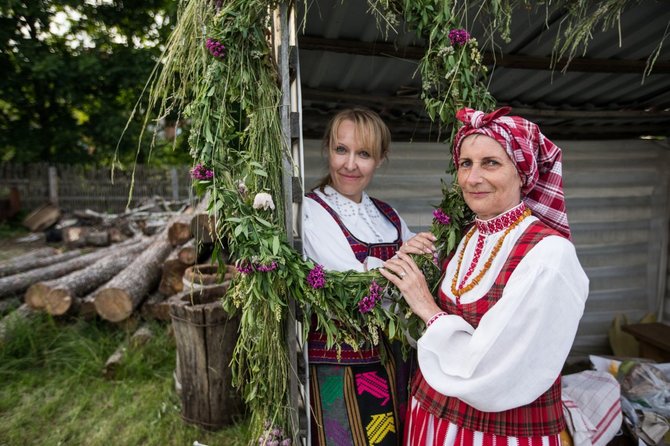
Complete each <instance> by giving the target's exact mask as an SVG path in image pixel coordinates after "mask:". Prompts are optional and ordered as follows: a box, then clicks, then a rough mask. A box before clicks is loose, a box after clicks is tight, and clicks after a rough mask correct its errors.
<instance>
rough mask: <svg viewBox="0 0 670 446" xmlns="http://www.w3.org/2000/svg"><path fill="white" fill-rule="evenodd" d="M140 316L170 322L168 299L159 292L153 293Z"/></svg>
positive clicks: (143, 306) (143, 305)
mask: <svg viewBox="0 0 670 446" xmlns="http://www.w3.org/2000/svg"><path fill="white" fill-rule="evenodd" d="M140 314H141V315H142V318H144V319H154V320H158V321H170V305H169V304H168V298H167V297H165V296H163V295H162V294H161V293H159V292H155V293H153V294H152V295H151V296H149V297H148V298H147V300H145V301H144V303H143V304H142V308H140Z"/></svg>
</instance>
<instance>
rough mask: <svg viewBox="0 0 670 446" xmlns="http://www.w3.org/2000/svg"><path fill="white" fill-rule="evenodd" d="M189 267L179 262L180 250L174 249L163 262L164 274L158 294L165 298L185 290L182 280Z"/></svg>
mask: <svg viewBox="0 0 670 446" xmlns="http://www.w3.org/2000/svg"><path fill="white" fill-rule="evenodd" d="M189 266H190V265H187V264H185V263H183V262H182V261H181V260H179V248H176V249H174V250H173V251H172V252H171V253H170V255H169V256H168V258H167V259H166V260H165V262H163V272H162V274H161V281H160V283H159V284H158V292H159V293H161V294H162V295H163V296H172V295H173V294H175V293H178V292H180V291H181V290H183V289H184V283H183V282H182V278H183V277H184V271H185V270H186V268H188V267H189Z"/></svg>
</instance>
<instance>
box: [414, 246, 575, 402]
mask: <svg viewBox="0 0 670 446" xmlns="http://www.w3.org/2000/svg"><path fill="white" fill-rule="evenodd" d="M445 280H447V279H445ZM587 296H588V278H587V277H586V274H585V273H584V271H583V269H582V267H581V265H580V264H579V261H578V259H577V255H576V253H575V249H574V246H573V245H572V244H571V243H570V242H569V241H567V240H565V239H563V238H561V237H557V236H550V237H546V238H545V239H543V240H542V241H541V242H539V243H538V244H537V245H536V246H535V247H534V248H533V249H532V250H531V251H529V252H528V254H527V255H526V256H525V257H524V259H523V260H522V261H521V262H520V263H519V265H518V266H517V268H516V269H515V270H514V272H513V273H512V275H511V276H510V278H509V280H508V282H507V285H506V286H505V289H504V291H503V295H502V298H501V299H500V300H499V301H498V302H497V303H496V304H495V305H494V306H493V307H492V308H491V309H490V310H489V311H488V312H487V313H486V314H485V315H484V317H482V319H481V320H480V323H479V325H478V327H477V328H476V329H474V328H473V327H472V326H471V325H470V324H468V323H467V322H466V321H465V320H464V319H463V318H461V317H459V316H456V315H449V316H443V317H440V318H438V319H437V320H436V321H435V322H434V323H433V324H432V325H431V326H430V327H429V328H428V329H427V330H426V332H425V333H424V335H423V336H422V337H421V338H420V339H419V342H418V360H419V366H420V368H421V372H422V373H423V376H424V377H425V379H426V381H427V382H428V384H430V385H431V387H433V388H434V389H435V390H437V391H438V392H440V393H442V394H444V395H449V396H454V397H457V398H459V399H461V400H463V401H465V402H466V403H468V404H470V405H471V406H473V407H475V408H476V409H479V410H481V411H485V412H500V411H503V410H508V409H511V408H514V407H519V406H523V405H525V404H528V403H530V402H532V401H534V400H535V399H537V398H538V397H539V396H540V395H541V394H542V393H544V392H545V391H546V390H547V389H548V388H549V387H550V386H551V385H552V384H553V382H554V381H555V380H556V377H557V376H558V375H559V373H560V371H561V369H562V367H563V363H564V361H565V359H566V358H567V355H568V353H569V351H570V348H571V346H572V342H573V340H574V336H575V334H576V332H577V326H578V324H579V320H580V318H581V316H582V313H583V311H584V303H585V301H586V298H587Z"/></svg>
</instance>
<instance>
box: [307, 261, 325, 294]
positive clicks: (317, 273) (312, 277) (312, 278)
mask: <svg viewBox="0 0 670 446" xmlns="http://www.w3.org/2000/svg"><path fill="white" fill-rule="evenodd" d="M307 283H308V284H309V286H311V287H312V288H314V289H315V290H318V289H321V288H323V287H324V286H326V277H325V272H324V270H323V266H321V265H316V266H315V267H314V268H312V269H311V270H310V272H309V274H307Z"/></svg>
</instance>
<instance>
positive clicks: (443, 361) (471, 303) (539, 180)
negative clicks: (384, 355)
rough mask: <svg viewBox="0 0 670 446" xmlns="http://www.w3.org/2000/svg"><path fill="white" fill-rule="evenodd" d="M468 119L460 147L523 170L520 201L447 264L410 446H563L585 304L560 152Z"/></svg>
mask: <svg viewBox="0 0 670 446" xmlns="http://www.w3.org/2000/svg"><path fill="white" fill-rule="evenodd" d="M507 111H508V110H507V109H502V110H498V111H496V112H493V113H491V114H488V115H485V114H483V113H482V112H477V111H474V110H471V109H464V110H462V111H461V112H459V114H457V117H458V118H459V119H460V120H461V121H463V122H464V126H463V127H462V128H461V129H460V130H459V132H458V134H457V136H456V139H455V142H454V161H455V162H456V163H457V165H458V159H459V149H460V143H461V141H462V140H463V138H465V137H466V136H468V135H470V134H473V133H478V134H485V135H487V136H490V137H492V138H494V139H495V140H496V141H498V142H499V143H500V144H501V145H502V146H503V148H505V150H506V152H507V154H508V155H509V156H510V158H511V159H512V160H513V161H514V163H515V165H516V167H517V171H518V172H519V174H520V176H521V179H522V182H523V186H522V201H521V203H520V204H519V205H517V206H515V207H513V208H512V209H508V210H507V211H505V212H504V213H503V214H501V215H498V216H496V217H494V218H492V219H490V220H486V221H483V220H479V219H477V220H476V221H475V224H474V225H473V226H472V228H470V230H469V231H468V232H467V233H466V235H465V237H464V238H463V240H461V242H460V244H459V246H458V247H457V248H456V251H455V254H454V255H453V257H452V258H451V259H450V260H449V262H448V263H447V264H446V268H445V271H444V278H443V281H442V283H441V286H440V290H439V296H438V298H437V303H438V305H439V306H440V308H441V309H442V310H443V311H442V312H440V313H438V314H436V315H435V316H433V318H431V319H430V320H429V321H428V323H427V328H426V330H425V332H424V334H423V336H422V337H421V338H420V339H419V341H418V346H417V349H418V353H417V355H418V363H419V370H418V371H417V373H416V375H415V376H414V379H413V381H412V389H411V394H412V396H411V402H410V407H409V409H408V416H407V420H406V430H405V444H406V445H411V446H424V445H431V446H432V445H440V446H443V445H444V446H446V445H453V444H467V445H494V444H495V445H501V444H508V445H512V444H514V445H519V444H529V445H530V444H538V445H540V444H541V445H552V446H559V445H560V435H559V434H560V433H561V431H563V430H564V429H565V420H564V419H563V412H562V406H561V379H560V371H561V369H562V367H563V363H564V361H565V359H566V357H567V355H568V353H569V351H570V348H571V346H572V342H573V339H574V336H575V333H576V331H577V326H578V323H579V319H580V318H581V315H582V313H583V310H584V304H585V301H586V298H587V296H588V278H587V277H586V274H585V273H584V271H583V269H582V267H581V265H580V264H579V260H578V259H577V255H576V252H575V248H574V246H573V245H572V243H571V242H570V241H569V240H568V238H569V234H570V232H569V231H570V230H569V225H568V222H567V217H566V214H565V204H564V199H563V190H562V183H561V164H560V161H561V153H560V149H559V148H558V147H556V146H555V145H554V144H553V143H551V141H549V140H548V139H546V138H545V137H544V136H543V135H542V134H541V133H540V132H539V130H538V129H537V126H535V124H532V123H530V122H528V121H526V120H525V119H523V118H519V117H506V116H503V115H504V114H505V113H506V112H507Z"/></svg>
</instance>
